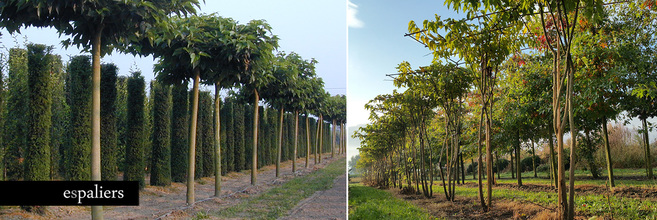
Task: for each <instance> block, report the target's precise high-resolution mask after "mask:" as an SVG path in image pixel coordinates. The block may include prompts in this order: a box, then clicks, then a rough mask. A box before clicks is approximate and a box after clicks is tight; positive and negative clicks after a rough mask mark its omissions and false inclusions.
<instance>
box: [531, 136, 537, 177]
mask: <svg viewBox="0 0 657 220" xmlns="http://www.w3.org/2000/svg"><path fill="white" fill-rule="evenodd" d="M531 144H532V168H533V169H534V177H538V175H537V174H536V161H535V158H536V149H535V148H534V141H531Z"/></svg>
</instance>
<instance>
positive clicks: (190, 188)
mask: <svg viewBox="0 0 657 220" xmlns="http://www.w3.org/2000/svg"><path fill="white" fill-rule="evenodd" d="M200 77H201V71H200V70H199V69H198V68H196V69H194V87H193V89H194V97H193V99H192V122H191V123H192V126H191V129H190V131H189V164H188V165H187V205H191V204H194V171H195V165H196V162H195V160H196V125H197V122H198V121H197V120H198V93H199V92H198V84H199V81H200Z"/></svg>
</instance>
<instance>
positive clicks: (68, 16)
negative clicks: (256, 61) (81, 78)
mask: <svg viewBox="0 0 657 220" xmlns="http://www.w3.org/2000/svg"><path fill="white" fill-rule="evenodd" d="M194 6H198V1H197V0H179V1H175V2H167V1H137V0H126V1H95V2H84V1H75V2H68V1H48V0H36V1H27V2H26V1H22V0H11V1H6V2H5V4H4V5H3V6H2V10H0V11H1V13H0V23H1V24H2V25H1V26H4V27H5V28H7V30H8V31H9V32H10V33H13V32H16V31H18V30H19V28H20V27H22V26H36V27H47V26H53V27H55V28H56V29H58V30H59V31H60V32H61V33H65V34H68V35H72V36H73V39H69V40H66V41H64V42H63V43H64V45H65V46H69V45H73V44H75V45H78V46H82V47H84V48H85V49H91V52H92V57H93V61H92V66H93V75H92V82H93V84H92V85H93V95H92V103H93V104H92V113H93V115H92V118H93V120H92V132H91V134H92V138H91V140H92V149H91V153H92V156H91V162H92V164H91V170H92V178H91V179H92V180H100V179H101V173H100V169H101V168H100V164H101V162H100V58H101V56H102V55H103V54H107V53H111V51H112V49H113V46H115V45H117V44H121V43H123V44H128V43H130V42H135V41H138V40H139V39H138V38H140V37H143V36H145V34H143V33H144V31H145V29H147V27H148V26H154V25H153V24H156V23H157V22H161V21H164V20H166V17H167V16H168V15H169V14H172V13H178V14H187V13H188V12H192V13H194V12H195V10H194ZM135 24H139V25H135ZM135 33H140V34H135ZM92 218H94V219H102V207H100V206H94V207H92Z"/></svg>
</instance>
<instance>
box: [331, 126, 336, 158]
mask: <svg viewBox="0 0 657 220" xmlns="http://www.w3.org/2000/svg"><path fill="white" fill-rule="evenodd" d="M335 126H336V125H335V119H333V125H332V126H331V130H332V131H331V158H333V156H335V154H334V152H333V151H334V150H335Z"/></svg>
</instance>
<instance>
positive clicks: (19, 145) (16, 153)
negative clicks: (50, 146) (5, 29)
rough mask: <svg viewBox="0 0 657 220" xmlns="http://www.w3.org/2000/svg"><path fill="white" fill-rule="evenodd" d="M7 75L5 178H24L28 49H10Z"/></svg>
mask: <svg viewBox="0 0 657 220" xmlns="http://www.w3.org/2000/svg"><path fill="white" fill-rule="evenodd" d="M8 62H9V65H8V66H9V69H8V70H9V71H8V74H7V75H8V78H7V89H8V91H7V107H6V110H5V112H4V115H3V118H4V119H5V120H6V121H5V124H4V129H3V130H4V133H3V135H4V138H3V142H4V143H3V144H4V152H5V153H4V158H3V159H4V161H3V163H4V166H3V167H4V168H5V170H6V171H5V172H6V174H5V175H6V177H5V180H21V179H23V172H24V165H23V161H24V151H25V146H26V145H27V131H28V130H27V129H28V127H27V125H28V124H27V123H25V122H26V121H27V115H26V114H25V112H27V110H28V103H29V96H28V94H29V93H28V92H29V91H28V89H29V87H28V80H27V79H28V64H27V50H25V49H19V48H12V49H10V50H9V60H8Z"/></svg>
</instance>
